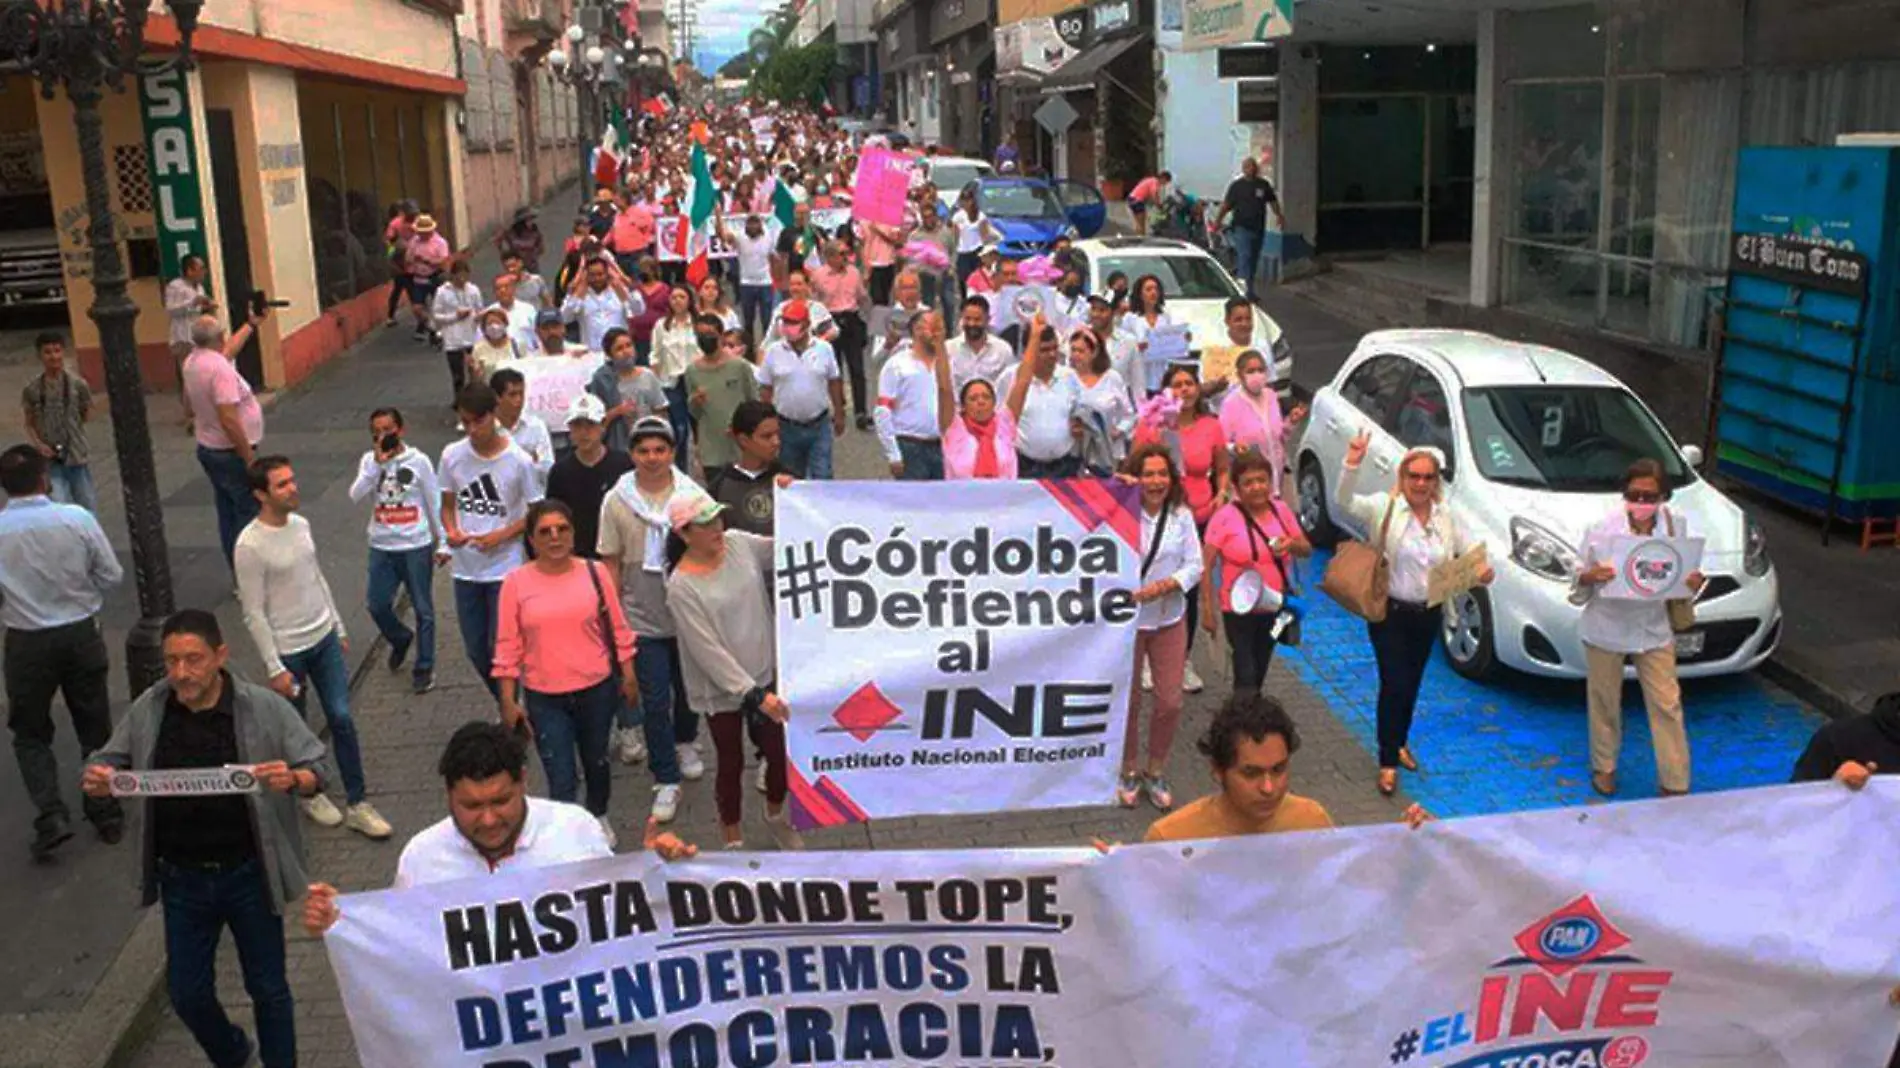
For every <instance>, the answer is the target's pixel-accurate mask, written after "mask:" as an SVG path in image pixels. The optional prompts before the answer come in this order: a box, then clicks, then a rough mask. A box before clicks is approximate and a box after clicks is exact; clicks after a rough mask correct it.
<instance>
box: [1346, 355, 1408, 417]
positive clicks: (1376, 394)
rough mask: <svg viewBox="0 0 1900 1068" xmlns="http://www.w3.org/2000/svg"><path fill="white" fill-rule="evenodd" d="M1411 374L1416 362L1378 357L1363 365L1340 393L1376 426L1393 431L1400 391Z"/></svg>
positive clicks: (1347, 380) (1401, 357)
mask: <svg viewBox="0 0 1900 1068" xmlns="http://www.w3.org/2000/svg"><path fill="white" fill-rule="evenodd" d="M1411 373H1412V361H1410V360H1408V359H1406V358H1405V357H1403V356H1374V357H1373V358H1372V359H1370V360H1367V361H1366V362H1365V363H1363V364H1360V365H1359V369H1358V370H1356V371H1354V372H1353V373H1352V377H1351V378H1348V379H1346V384H1345V385H1344V386H1341V387H1340V389H1339V393H1340V395H1341V396H1343V397H1345V398H1346V401H1347V403H1349V404H1351V405H1352V406H1353V407H1355V408H1357V409H1359V410H1360V411H1362V412H1364V413H1366V414H1367V415H1369V416H1371V417H1372V420H1373V422H1375V423H1378V424H1379V425H1380V426H1382V427H1387V428H1388V429H1389V428H1390V426H1391V416H1392V408H1393V406H1394V405H1396V404H1397V403H1398V399H1399V390H1401V389H1403V388H1404V386H1405V380H1406V378H1407V377H1408V376H1409V375H1410V374H1411Z"/></svg>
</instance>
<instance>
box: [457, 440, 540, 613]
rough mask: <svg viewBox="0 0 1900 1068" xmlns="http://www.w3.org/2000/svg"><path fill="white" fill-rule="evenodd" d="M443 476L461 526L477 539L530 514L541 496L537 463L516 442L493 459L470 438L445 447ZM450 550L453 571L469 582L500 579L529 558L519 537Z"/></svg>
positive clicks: (463, 531) (466, 545) (458, 523)
mask: <svg viewBox="0 0 1900 1068" xmlns="http://www.w3.org/2000/svg"><path fill="white" fill-rule="evenodd" d="M437 477H438V480H439V481H440V482H441V483H442V492H444V493H447V494H451V495H453V496H454V498H455V520H456V523H457V525H459V526H460V527H461V528H462V533H464V534H467V535H470V536H471V537H472V536H474V535H476V534H487V533H489V532H490V531H495V530H500V529H501V528H503V527H505V526H508V525H509V524H511V523H514V522H516V521H517V520H520V519H523V518H525V517H526V516H527V514H528V505H530V504H532V503H533V502H534V501H535V499H536V498H538V497H540V496H541V493H540V491H539V490H538V489H537V488H536V486H537V483H536V480H535V473H534V462H533V461H532V460H529V459H528V454H527V453H525V452H522V451H521V449H520V448H519V447H517V446H515V445H514V444H513V443H510V444H509V445H508V447H507V448H505V449H503V450H502V451H501V452H499V453H497V454H496V455H494V456H492V457H483V456H482V455H481V454H480V453H477V452H476V451H475V446H474V445H472V444H470V443H469V440H468V439H467V438H463V439H462V440H460V441H456V442H452V443H450V445H449V447H448V448H446V449H443V450H442V462H441V463H440V464H438V465H437ZM449 553H450V556H451V557H452V559H451V560H450V565H449V571H450V573H451V574H453V575H454V576H455V577H456V578H458V579H462V580H464V581H468V582H500V581H501V580H502V579H503V578H504V577H505V576H506V575H507V574H508V572H510V571H512V570H514V569H515V568H517V567H519V566H521V564H522V562H523V561H524V560H526V559H527V554H526V553H525V552H524V551H523V549H522V544H521V539H519V538H510V539H508V541H506V542H504V543H503V544H501V545H497V546H496V547H495V548H493V549H489V550H482V549H478V548H476V547H475V546H474V545H473V544H472V543H464V544H463V545H461V546H459V547H457V548H453V549H450V550H449Z"/></svg>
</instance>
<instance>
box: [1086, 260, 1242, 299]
mask: <svg viewBox="0 0 1900 1068" xmlns="http://www.w3.org/2000/svg"><path fill="white" fill-rule="evenodd" d="M1098 269H1099V270H1100V271H1101V272H1102V277H1103V278H1107V277H1108V276H1109V275H1111V274H1114V273H1115V272H1116V271H1120V272H1122V273H1123V274H1125V275H1127V276H1128V283H1129V285H1131V286H1132V285H1133V284H1134V283H1135V282H1136V281H1137V280H1138V279H1140V278H1141V276H1143V275H1148V274H1152V275H1154V276H1155V277H1156V278H1157V279H1159V280H1160V281H1161V293H1162V295H1163V296H1164V297H1166V298H1167V299H1169V300H1229V299H1231V298H1233V297H1237V296H1240V290H1239V288H1238V287H1236V286H1235V285H1234V281H1233V279H1232V278H1231V277H1230V276H1229V275H1228V274H1227V272H1226V271H1225V270H1223V269H1222V268H1221V265H1220V264H1218V263H1215V262H1214V261H1213V260H1212V259H1209V258H1208V257H1206V256H1106V257H1103V259H1102V265H1101V267H1100V268H1098Z"/></svg>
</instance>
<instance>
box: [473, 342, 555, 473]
mask: <svg viewBox="0 0 1900 1068" xmlns="http://www.w3.org/2000/svg"><path fill="white" fill-rule="evenodd" d="M488 388H489V389H492V390H494V391H495V401H496V408H495V421H496V423H497V424H498V425H500V427H501V429H502V430H503V431H505V432H506V433H507V435H508V440H510V441H512V442H514V443H515V447H516V448H518V449H520V450H521V451H522V452H524V453H527V454H528V460H529V462H530V463H531V464H532V465H533V467H534V496H535V499H536V500H539V499H540V498H542V497H543V496H546V494H547V489H548V472H549V471H552V470H553V469H554V438H553V436H552V435H550V434H549V433H548V425H547V424H546V423H544V422H542V421H541V417H540V416H538V415H535V414H533V413H532V412H527V411H524V410H523V408H524V407H525V406H526V405H527V403H528V379H527V376H525V375H523V374H522V373H521V372H520V371H517V370H515V369H514V368H512V367H504V368H502V369H501V370H499V371H496V372H495V373H494V374H492V375H489V376H488Z"/></svg>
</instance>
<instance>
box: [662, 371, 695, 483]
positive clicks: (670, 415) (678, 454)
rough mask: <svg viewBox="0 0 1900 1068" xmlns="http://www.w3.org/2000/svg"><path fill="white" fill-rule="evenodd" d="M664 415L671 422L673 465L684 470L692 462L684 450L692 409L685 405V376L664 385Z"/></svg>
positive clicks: (691, 426)
mask: <svg viewBox="0 0 1900 1068" xmlns="http://www.w3.org/2000/svg"><path fill="white" fill-rule="evenodd" d="M665 392H666V417H667V422H669V423H671V424H673V466H674V467H677V468H679V469H680V470H681V471H685V470H686V468H687V465H688V464H690V463H692V461H691V460H690V459H688V457H689V456H691V455H692V454H691V453H689V452H687V451H686V446H687V440H686V439H687V435H688V434H690V433H692V428H693V416H692V409H690V408H688V407H687V406H686V376H685V375H681V376H680V380H679V381H678V382H675V383H673V384H672V385H670V386H667V387H666V391H665Z"/></svg>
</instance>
